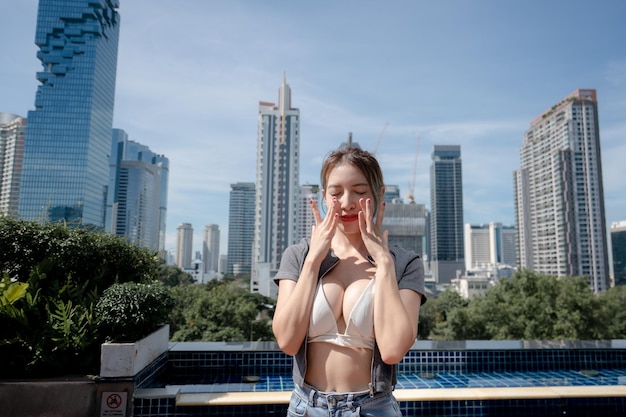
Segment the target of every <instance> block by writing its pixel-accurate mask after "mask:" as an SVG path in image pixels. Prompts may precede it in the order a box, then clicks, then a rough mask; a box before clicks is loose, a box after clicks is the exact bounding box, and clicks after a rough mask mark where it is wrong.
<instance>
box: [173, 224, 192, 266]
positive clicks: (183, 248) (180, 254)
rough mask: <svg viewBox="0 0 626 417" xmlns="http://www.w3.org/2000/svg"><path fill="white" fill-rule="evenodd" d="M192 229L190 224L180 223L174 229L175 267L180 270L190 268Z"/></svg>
mask: <svg viewBox="0 0 626 417" xmlns="http://www.w3.org/2000/svg"><path fill="white" fill-rule="evenodd" d="M192 255H193V227H191V224H190V223H181V224H180V225H179V226H178V227H177V228H176V265H178V267H179V268H181V269H191V268H192Z"/></svg>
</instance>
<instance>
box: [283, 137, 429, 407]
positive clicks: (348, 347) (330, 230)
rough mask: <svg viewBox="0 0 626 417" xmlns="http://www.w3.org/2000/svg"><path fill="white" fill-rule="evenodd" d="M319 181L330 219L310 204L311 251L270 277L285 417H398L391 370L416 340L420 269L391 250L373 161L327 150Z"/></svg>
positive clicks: (286, 258) (300, 250)
mask: <svg viewBox="0 0 626 417" xmlns="http://www.w3.org/2000/svg"><path fill="white" fill-rule="evenodd" d="M321 182H322V191H321V192H322V195H323V197H324V201H325V204H326V206H327V208H328V210H327V214H326V215H325V216H324V218H323V219H322V215H321V214H320V210H319V208H318V207H317V205H316V203H315V202H314V201H311V202H310V204H311V208H312V211H313V215H314V217H315V226H314V227H313V230H312V235H311V240H310V243H309V242H307V241H303V242H301V243H300V244H297V245H293V246H291V247H289V248H287V250H286V251H285V253H284V254H283V258H282V261H281V265H280V268H279V271H278V273H277V274H276V277H275V279H276V282H277V283H278V285H279V289H278V300H277V303H276V312H275V314H274V319H273V323H272V327H273V330H274V334H275V336H276V340H277V342H278V345H279V346H280V348H281V349H282V351H283V352H285V353H287V354H289V355H293V356H295V359H294V374H293V380H294V384H295V389H294V392H293V394H292V396H291V402H290V404H289V410H288V416H329V415H335V412H337V411H339V410H342V411H343V414H341V415H342V416H348V415H350V416H384V417H389V416H401V415H402V414H401V413H400V411H399V408H398V404H397V402H396V400H395V398H394V397H393V394H392V390H393V388H394V384H395V383H396V366H395V365H396V364H397V363H398V362H400V360H402V358H403V357H404V355H405V354H406V352H407V351H408V350H409V349H410V347H411V346H412V344H413V342H414V341H415V339H416V337H417V322H418V315H419V308H420V305H421V304H422V303H423V302H425V301H426V298H425V297H424V295H423V294H424V268H423V265H422V261H421V259H420V258H419V256H418V255H416V254H415V253H413V252H409V251H406V250H403V249H400V248H389V246H388V243H387V236H388V233H387V231H384V232H383V231H382V222H383V215H384V212H385V203H384V202H383V201H382V200H383V195H384V192H385V188H384V183H383V175H382V171H381V169H380V166H379V164H378V162H377V161H376V158H375V157H374V156H373V155H372V154H370V153H369V152H367V151H364V150H361V149H360V148H355V147H342V148H339V149H337V150H335V151H333V152H331V153H330V154H329V155H328V156H327V157H326V159H325V161H324V164H323V166H322V171H321Z"/></svg>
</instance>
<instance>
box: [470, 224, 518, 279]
mask: <svg viewBox="0 0 626 417" xmlns="http://www.w3.org/2000/svg"><path fill="white" fill-rule="evenodd" d="M516 241H517V231H516V229H515V226H510V225H509V226H507V225H503V224H502V223H498V222H492V223H489V224H470V223H467V224H466V225H465V269H466V270H467V271H471V270H477V269H493V268H496V267H497V266H498V265H508V266H511V267H515V266H517V261H516V257H517V255H516V246H515V245H516Z"/></svg>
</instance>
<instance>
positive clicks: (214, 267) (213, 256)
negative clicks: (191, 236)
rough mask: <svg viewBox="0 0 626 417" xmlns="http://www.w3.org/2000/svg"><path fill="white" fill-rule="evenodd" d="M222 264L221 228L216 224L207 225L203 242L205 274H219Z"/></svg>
mask: <svg viewBox="0 0 626 417" xmlns="http://www.w3.org/2000/svg"><path fill="white" fill-rule="evenodd" d="M219 262H220V228H219V226H218V225H216V224H207V225H206V226H205V227H204V239H203V241H202V264H203V265H204V269H203V272H204V273H205V274H206V273H208V272H211V271H212V272H217V271H218V270H219Z"/></svg>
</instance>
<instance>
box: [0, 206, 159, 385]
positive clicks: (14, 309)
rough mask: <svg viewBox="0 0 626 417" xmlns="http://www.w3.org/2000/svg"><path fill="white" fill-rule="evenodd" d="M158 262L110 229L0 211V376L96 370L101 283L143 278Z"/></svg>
mask: <svg viewBox="0 0 626 417" xmlns="http://www.w3.org/2000/svg"><path fill="white" fill-rule="evenodd" d="M159 264H160V261H159V259H158V258H157V257H156V256H155V254H154V253H151V252H150V251H148V250H147V249H145V248H141V247H138V246H135V245H132V244H129V243H128V242H126V241H125V240H124V239H122V238H120V237H117V236H113V235H110V234H106V233H102V232H95V231H89V230H86V229H72V228H69V227H67V226H65V225H63V224H38V223H35V222H27V221H18V220H14V219H10V218H8V217H2V216H0V273H1V276H2V278H1V279H0V356H1V357H2V358H3V363H2V366H0V378H24V377H50V376H62V375H68V374H95V373H97V371H98V369H99V364H100V344H101V343H102V342H103V341H104V339H105V336H104V335H103V334H101V333H100V332H99V329H98V328H97V326H96V320H95V315H94V307H95V305H96V303H97V301H98V299H99V298H100V296H101V294H102V292H103V290H105V289H106V288H108V287H110V286H111V285H112V284H114V283H120V282H151V281H152V280H154V279H155V278H156V277H157V275H158V271H159V268H160V265H159ZM147 314H151V313H147Z"/></svg>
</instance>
